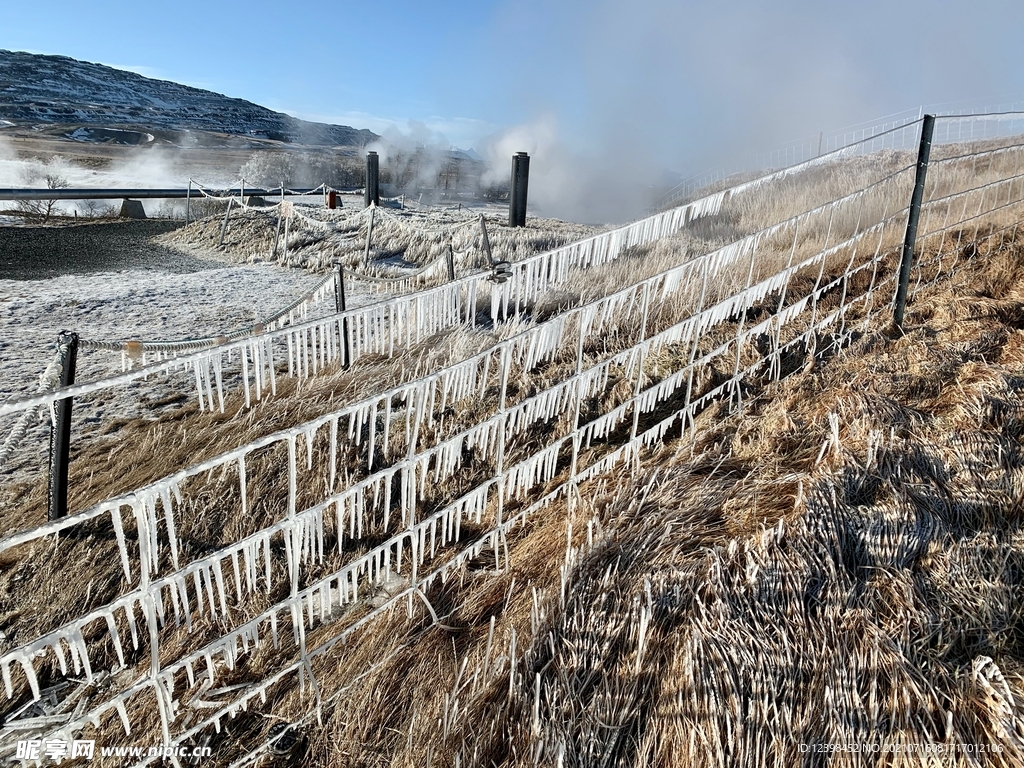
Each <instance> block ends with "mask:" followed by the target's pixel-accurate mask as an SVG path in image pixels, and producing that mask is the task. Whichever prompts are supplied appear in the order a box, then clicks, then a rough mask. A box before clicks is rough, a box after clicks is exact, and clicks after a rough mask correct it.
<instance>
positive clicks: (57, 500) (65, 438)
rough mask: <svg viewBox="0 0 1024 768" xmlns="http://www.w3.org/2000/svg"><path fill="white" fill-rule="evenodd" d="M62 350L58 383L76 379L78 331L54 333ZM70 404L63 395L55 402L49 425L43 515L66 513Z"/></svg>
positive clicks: (62, 383) (54, 516)
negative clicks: (47, 484)
mask: <svg viewBox="0 0 1024 768" xmlns="http://www.w3.org/2000/svg"><path fill="white" fill-rule="evenodd" d="M57 348H58V349H59V350H61V369H60V386H61V387H67V386H70V385H72V384H74V383H75V364H76V363H77V361H78V334H77V333H74V332H72V331H61V333H60V335H59V336H58V337H57ZM71 404H72V398H70V397H66V398H64V399H63V400H58V401H57V402H56V404H55V406H56V407H55V413H56V418H57V420H56V423H54V424H51V425H50V491H49V498H48V499H47V509H46V517H47V519H49V520H57V519H58V518H61V517H66V516H67V514H68V464H69V463H70V459H71Z"/></svg>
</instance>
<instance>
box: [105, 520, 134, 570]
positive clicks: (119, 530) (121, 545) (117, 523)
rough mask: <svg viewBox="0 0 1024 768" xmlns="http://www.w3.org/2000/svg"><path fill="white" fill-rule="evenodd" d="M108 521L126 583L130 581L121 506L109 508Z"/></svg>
mask: <svg viewBox="0 0 1024 768" xmlns="http://www.w3.org/2000/svg"><path fill="white" fill-rule="evenodd" d="M110 520H111V522H112V523H113V525H114V537H115V538H116V539H117V549H118V552H120V554H121V567H122V568H124V577H125V579H126V580H127V581H131V580H132V574H131V570H130V569H129V567H128V545H127V544H126V543H125V538H124V525H123V523H122V521H121V505H120V504H115V505H112V506H111V508H110Z"/></svg>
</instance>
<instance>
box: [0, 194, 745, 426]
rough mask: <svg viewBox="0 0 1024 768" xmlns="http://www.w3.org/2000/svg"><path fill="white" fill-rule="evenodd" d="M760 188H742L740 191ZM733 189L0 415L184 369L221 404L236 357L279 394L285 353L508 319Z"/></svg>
mask: <svg viewBox="0 0 1024 768" xmlns="http://www.w3.org/2000/svg"><path fill="white" fill-rule="evenodd" d="M755 184H756V182H752V183H750V184H746V185H743V189H744V190H745V189H749V188H751V187H752V186H754V185H755ZM741 191H742V190H741ZM729 194H730V193H729V192H721V193H717V194H715V195H712V196H710V197H708V198H706V199H702V200H698V201H694V202H692V203H689V204H687V205H685V206H681V207H679V208H677V209H674V210H672V211H668V212H665V213H660V214H656V215H654V216H651V217H648V218H646V219H642V220H641V221H638V222H636V223H634V224H630V225H628V226H625V227H620V228H619V229H615V230H612V231H610V232H606V233H602V234H600V235H596V236H594V237H590V238H587V239H585V240H582V241H579V242H577V243H573V244H571V245H568V246H563V247H560V248H556V249H553V250H551V251H547V252H545V253H541V254H537V255H534V256H530V257H527V258H526V259H523V260H521V261H518V262H514V263H513V264H512V271H513V277H512V279H511V280H509V281H508V282H506V283H504V284H502V285H501V286H500V287H498V288H495V287H494V286H492V284H491V283H490V282H489V281H488V279H487V277H488V273H479V274H473V275H468V276H465V277H461V278H458V279H457V280H454V281H451V282H448V283H445V284H443V285H440V286H437V287H435V288H430V289H427V290H424V291H420V292H417V293H415V294H411V295H405V296H397V297H393V298H389V299H386V300H384V301H381V302H378V303H375V304H371V305H368V306H364V307H360V308H357V309H351V310H348V311H346V312H344V313H341V314H338V315H335V316H331V317H326V318H316V319H312V320H307V321H305V322H298V323H295V324H293V325H288V326H287V327H284V328H275V329H272V330H271V329H266V328H263V329H259V328H257V329H253V331H254V335H253V336H251V337H249V338H243V339H239V340H235V341H231V340H229V341H228V343H223V342H220V343H215V342H214V341H213V340H210V339H205V340H199V341H198V342H189V343H186V344H185V345H184V349H183V350H181V351H179V350H177V349H172V348H170V347H169V346H165V347H164V348H159V347H158V348H156V349H153V350H151V353H150V354H149V355H147V352H146V350H145V348H144V346H143V347H141V348H140V347H139V346H132V347H128V342H125V344H124V349H123V351H124V352H125V354H126V355H128V356H131V355H137V356H140V361H141V362H144V363H145V362H149V363H151V364H150V365H148V366H145V367H144V368H141V369H137V370H130V371H127V372H125V373H122V374H121V375H118V376H112V377H109V378H106V379H103V380H100V381H95V382H88V383H82V384H78V385H75V386H74V387H72V388H69V389H62V390H58V391H57V392H55V393H54V394H53V395H52V396H49V397H48V398H47V397H40V396H34V397H25V398H19V399H17V400H14V401H11V402H9V403H5V404H3V405H0V416H4V415H7V414H12V413H17V412H20V411H22V410H25V409H28V408H33V407H36V406H39V405H47V404H49V403H50V402H53V401H54V400H57V399H60V398H62V397H67V396H79V395H84V394H90V393H93V392H99V391H102V390H105V389H108V388H113V387H120V386H124V385H125V384H129V383H131V382H134V381H137V380H140V379H143V378H146V377H148V376H151V375H154V374H168V373H171V372H174V371H181V370H184V371H186V372H188V373H190V374H194V378H195V381H196V388H197V393H198V395H199V399H200V403H201V404H202V405H203V406H204V407H207V406H211V405H212V403H213V402H214V400H213V398H212V397H211V395H212V392H213V387H214V386H217V388H218V397H217V402H218V403H219V402H221V401H222V398H223V393H222V392H221V391H220V387H221V385H222V383H223V381H224V376H223V371H224V370H225V367H226V366H227V365H229V364H231V363H232V362H235V363H236V364H239V366H240V368H241V373H242V376H241V379H242V382H243V386H244V387H245V389H246V392H247V393H248V392H250V391H255V393H256V397H257V398H259V397H260V396H261V393H262V391H263V390H264V389H269V390H270V391H276V383H275V366H276V364H277V363H278V361H281V360H282V359H284V360H285V361H286V362H287V365H288V370H289V374H290V375H297V376H300V377H303V376H306V375H308V374H310V373H315V372H317V371H318V370H320V369H321V368H322V367H324V366H326V365H328V364H330V363H331V362H333V361H334V360H336V359H337V358H338V351H339V349H340V348H341V347H342V344H341V338H340V334H341V333H343V332H345V333H347V334H348V341H349V346H350V348H351V350H352V355H353V359H358V357H360V356H361V355H363V354H368V353H373V354H383V355H388V356H390V355H393V354H394V353H395V350H396V349H398V350H399V351H401V350H403V349H405V348H406V347H408V345H410V344H414V343H419V342H421V341H422V340H423V339H425V338H427V337H429V336H431V335H433V334H435V333H437V332H439V331H443V330H447V329H450V328H453V327H455V326H457V325H460V324H463V323H467V324H475V322H476V320H477V307H478V305H479V304H480V303H481V302H486V301H487V300H488V298H489V299H490V305H491V311H492V313H493V315H492V316H494V317H499V318H500V317H506V316H507V315H508V314H509V313H510V312H513V311H515V308H516V307H520V306H522V305H524V304H526V303H528V302H532V301H535V300H536V299H537V298H538V297H539V296H540V295H541V294H543V293H544V292H545V291H547V290H549V289H550V288H551V287H553V286H555V285H557V284H559V283H561V282H563V281H564V280H566V279H567V278H568V276H569V274H570V271H571V270H573V269H587V268H591V267H596V266H600V265H602V264H606V263H608V262H609V261H613V260H614V259H616V258H617V257H618V256H619V255H620V254H621V253H622V251H623V250H625V249H627V248H630V247H633V246H637V245H643V244H647V243H650V242H653V241H655V240H658V239H660V238H662V237H665V236H667V235H669V234H672V233H674V232H676V231H678V230H679V229H680V228H681V227H682V226H684V225H685V224H686V223H687V222H689V221H693V220H694V219H697V218H701V217H704V216H708V215H713V214H715V213H717V212H718V210H719V209H720V207H721V204H722V201H723V200H724V199H726V197H727V196H728V195H729ZM343 326H346V328H343ZM171 343H172V342H163V343H162V344H163V345H170V344H171ZM192 343H195V344H196V346H199V345H200V344H201V346H202V348H200V349H196V346H191V344H192ZM180 352H183V354H182V353H180ZM250 369H251V371H250ZM218 382H220V384H218ZM268 384H269V387H268Z"/></svg>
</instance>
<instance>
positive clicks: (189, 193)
mask: <svg viewBox="0 0 1024 768" xmlns="http://www.w3.org/2000/svg"><path fill="white" fill-rule="evenodd" d="M191 204H192V179H191V178H190V179H189V180H188V189H187V190H186V191H185V226H186V227H187V226H188V225H189V218H190V217H189V214H190V213H191V210H190V209H191V207H192V206H191Z"/></svg>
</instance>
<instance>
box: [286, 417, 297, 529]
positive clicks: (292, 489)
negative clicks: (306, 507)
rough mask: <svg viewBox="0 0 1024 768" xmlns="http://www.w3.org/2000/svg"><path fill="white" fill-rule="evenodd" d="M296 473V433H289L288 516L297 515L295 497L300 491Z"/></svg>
mask: <svg viewBox="0 0 1024 768" xmlns="http://www.w3.org/2000/svg"><path fill="white" fill-rule="evenodd" d="M296 473H297V467H296V466H295V435H288V517H295V497H296V495H297V493H298V480H297V477H296Z"/></svg>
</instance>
